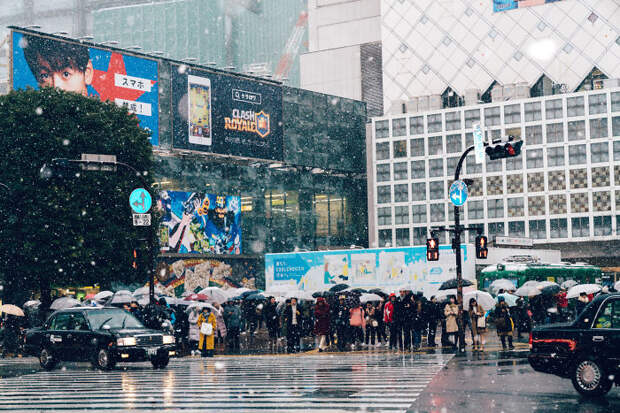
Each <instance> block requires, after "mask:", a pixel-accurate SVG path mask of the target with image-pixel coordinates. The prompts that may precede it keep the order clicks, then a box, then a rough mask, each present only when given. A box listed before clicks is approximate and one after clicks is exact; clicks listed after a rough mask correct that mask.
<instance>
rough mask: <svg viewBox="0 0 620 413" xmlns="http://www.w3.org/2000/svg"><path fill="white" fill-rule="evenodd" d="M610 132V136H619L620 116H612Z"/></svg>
mask: <svg viewBox="0 0 620 413" xmlns="http://www.w3.org/2000/svg"><path fill="white" fill-rule="evenodd" d="M611 134H612V136H620V116H614V117H613V118H612V119H611Z"/></svg>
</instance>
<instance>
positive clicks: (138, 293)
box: [133, 285, 164, 297]
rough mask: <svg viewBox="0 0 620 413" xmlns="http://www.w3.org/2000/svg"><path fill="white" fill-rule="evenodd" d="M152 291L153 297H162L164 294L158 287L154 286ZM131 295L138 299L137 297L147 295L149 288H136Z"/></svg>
mask: <svg viewBox="0 0 620 413" xmlns="http://www.w3.org/2000/svg"><path fill="white" fill-rule="evenodd" d="M154 291H155V295H163V294H164V291H163V290H162V289H161V288H159V287H158V286H155V289H154ZM133 295H134V296H135V297H138V296H141V295H149V286H148V285H146V286H144V287H140V288H137V289H136V290H135V291H134V292H133Z"/></svg>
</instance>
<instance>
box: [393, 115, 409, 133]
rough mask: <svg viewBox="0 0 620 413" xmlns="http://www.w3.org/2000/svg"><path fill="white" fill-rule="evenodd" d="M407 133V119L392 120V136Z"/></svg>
mask: <svg viewBox="0 0 620 413" xmlns="http://www.w3.org/2000/svg"><path fill="white" fill-rule="evenodd" d="M406 134H407V119H405V118H400V119H394V120H392V136H405V135H406Z"/></svg>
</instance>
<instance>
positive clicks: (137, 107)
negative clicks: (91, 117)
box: [11, 31, 159, 146]
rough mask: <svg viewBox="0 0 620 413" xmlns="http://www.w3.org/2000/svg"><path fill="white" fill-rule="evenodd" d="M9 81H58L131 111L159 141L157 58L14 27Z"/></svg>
mask: <svg viewBox="0 0 620 413" xmlns="http://www.w3.org/2000/svg"><path fill="white" fill-rule="evenodd" d="M12 36H13V37H12V43H13V51H12V53H13V57H12V72H11V75H12V87H13V89H16V90H17V89H26V88H27V87H32V88H34V89H38V88H40V87H47V86H50V87H57V88H60V89H63V90H66V91H70V92H75V93H79V94H82V95H84V96H92V97H95V98H97V99H100V100H102V101H112V102H114V103H116V104H117V105H119V106H125V107H126V108H127V110H128V111H129V112H131V113H135V114H136V116H137V117H138V119H139V121H140V126H141V127H143V128H144V129H146V130H147V131H149V132H150V134H151V137H150V140H151V144H153V145H155V146H157V145H159V92H158V78H157V62H156V61H155V60H148V59H143V58H139V57H134V56H129V55H125V54H122V53H118V52H112V51H107V50H101V49H96V48H92V47H87V46H84V45H82V44H80V43H77V42H69V41H63V40H59V39H54V38H48V37H44V36H40V35H36V34H26V33H21V32H16V31H14V32H13V34H12Z"/></svg>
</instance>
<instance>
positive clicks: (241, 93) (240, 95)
mask: <svg viewBox="0 0 620 413" xmlns="http://www.w3.org/2000/svg"><path fill="white" fill-rule="evenodd" d="M232 98H233V100H237V101H239V102H246V103H253V104H256V105H260V104H261V95H260V93H253V92H247V91H245V90H240V89H233V90H232Z"/></svg>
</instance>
